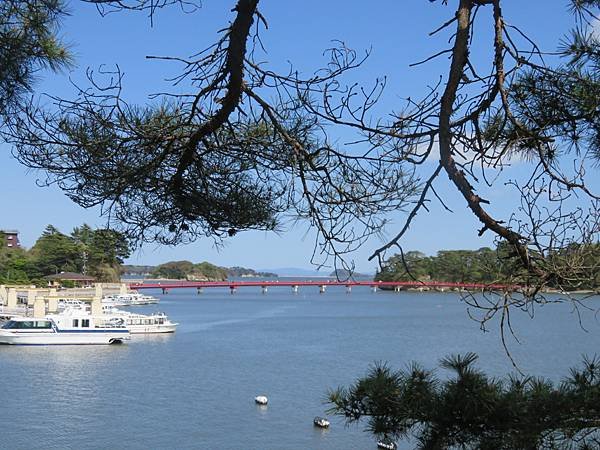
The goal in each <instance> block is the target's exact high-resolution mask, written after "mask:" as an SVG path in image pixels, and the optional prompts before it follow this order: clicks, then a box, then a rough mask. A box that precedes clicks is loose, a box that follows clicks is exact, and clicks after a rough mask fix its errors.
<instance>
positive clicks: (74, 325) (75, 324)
mask: <svg viewBox="0 0 600 450" xmlns="http://www.w3.org/2000/svg"><path fill="white" fill-rule="evenodd" d="M78 326H79V319H73V327H78Z"/></svg>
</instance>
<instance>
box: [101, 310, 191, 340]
mask: <svg viewBox="0 0 600 450" xmlns="http://www.w3.org/2000/svg"><path fill="white" fill-rule="evenodd" d="M102 312H103V313H104V315H105V316H106V317H110V318H112V319H122V320H123V321H124V322H125V326H126V327H127V329H129V332H130V333H131V334H149V333H174V332H175V330H176V329H177V325H179V324H178V323H175V322H171V321H170V320H169V318H168V317H167V315H166V314H165V313H162V312H157V313H154V314H137V313H132V312H129V311H123V310H121V309H117V308H115V307H114V306H106V305H104V306H103V307H102Z"/></svg>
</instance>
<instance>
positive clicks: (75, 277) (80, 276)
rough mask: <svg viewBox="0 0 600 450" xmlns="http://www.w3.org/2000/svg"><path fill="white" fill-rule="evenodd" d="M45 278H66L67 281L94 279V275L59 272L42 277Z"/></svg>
mask: <svg viewBox="0 0 600 450" xmlns="http://www.w3.org/2000/svg"><path fill="white" fill-rule="evenodd" d="M44 278H45V279H46V280H68V281H96V279H95V278H94V277H90V276H89V275H83V274H81V273H75V272H61V273H57V274H55V275H48V276H45V277H44Z"/></svg>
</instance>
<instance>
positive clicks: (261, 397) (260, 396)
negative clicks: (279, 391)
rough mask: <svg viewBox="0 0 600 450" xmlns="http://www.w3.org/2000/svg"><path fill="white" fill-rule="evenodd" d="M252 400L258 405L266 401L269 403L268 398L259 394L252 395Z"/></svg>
mask: <svg viewBox="0 0 600 450" xmlns="http://www.w3.org/2000/svg"><path fill="white" fill-rule="evenodd" d="M254 401H255V402H256V403H258V404H259V405H266V404H267V403H269V399H268V398H267V397H266V396H265V395H259V396H257V397H254Z"/></svg>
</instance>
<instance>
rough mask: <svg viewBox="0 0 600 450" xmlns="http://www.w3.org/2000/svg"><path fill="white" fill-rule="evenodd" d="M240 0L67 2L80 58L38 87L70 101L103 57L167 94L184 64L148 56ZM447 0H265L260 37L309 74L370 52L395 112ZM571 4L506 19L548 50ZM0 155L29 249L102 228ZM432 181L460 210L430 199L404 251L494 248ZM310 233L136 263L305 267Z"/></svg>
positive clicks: (133, 83)
mask: <svg viewBox="0 0 600 450" xmlns="http://www.w3.org/2000/svg"><path fill="white" fill-rule="evenodd" d="M234 3H235V1H234V0H228V1H224V0H203V1H202V9H200V10H198V11H197V12H196V13H194V14H183V13H182V12H181V11H180V10H179V9H178V8H176V7H175V8H173V7H172V8H170V9H167V10H163V11H159V12H157V14H156V17H155V18H154V27H153V28H151V27H150V22H149V20H148V18H147V17H145V16H144V15H143V14H141V13H118V14H111V15H109V16H107V17H104V18H102V17H100V15H99V14H98V13H97V12H96V10H95V7H93V6H91V5H89V4H84V3H82V2H79V1H75V0H72V1H71V2H70V12H71V15H70V17H68V18H67V19H66V20H65V21H64V23H63V27H62V31H61V34H62V36H63V37H64V40H65V41H66V42H68V43H69V44H70V46H71V49H72V52H73V53H74V55H75V58H76V64H77V65H76V67H75V68H73V70H72V71H71V72H70V73H68V74H65V75H62V76H56V75H51V74H47V75H45V76H44V79H42V80H40V82H39V83H38V90H39V91H45V92H48V93H52V94H58V95H63V96H66V97H72V96H73V91H72V88H71V86H70V85H69V82H68V77H71V78H72V79H73V80H82V79H83V78H82V77H83V74H84V73H85V70H86V68H87V67H90V68H93V69H97V68H98V67H99V66H100V65H101V64H107V65H114V64H118V65H119V66H120V68H121V69H122V70H123V71H124V72H125V74H126V77H125V91H126V96H127V97H128V98H129V99H131V100H133V101H136V102H139V103H143V102H145V101H146V98H147V95H148V94H151V93H153V92H157V91H160V90H165V89H166V87H168V85H167V84H166V83H164V81H163V80H164V79H165V78H168V77H169V76H172V75H174V74H177V70H178V67H177V66H175V65H169V64H167V63H164V62H156V61H149V60H146V59H145V56H146V55H173V56H188V55H190V54H193V53H195V52H197V51H199V50H201V49H204V48H205V47H206V46H207V45H209V44H210V43H212V42H213V41H214V38H215V36H216V32H217V30H219V29H221V28H224V27H225V26H226V25H227V21H228V19H229V18H231V17H232V15H231V13H230V12H229V10H230V9H231V7H232V6H233V4H234ZM449 3H450V4H451V6H444V5H443V4H442V2H441V1H438V2H435V3H430V2H429V1H427V0H404V1H399V0H382V1H376V2H364V1H357V0H344V1H342V0H329V1H322V0H320V1H316V0H305V1H303V2H288V1H280V0H279V1H276V0H262V1H261V2H260V7H261V11H262V13H263V14H264V16H265V17H266V19H267V21H268V23H269V29H268V30H267V31H264V32H263V33H262V39H263V44H264V46H265V47H266V50H267V52H268V54H267V56H266V57H265V59H266V60H268V61H269V63H270V64H271V67H274V68H278V67H279V68H280V67H285V65H286V64H287V62H288V61H291V62H292V63H293V64H294V66H296V67H297V68H299V69H301V70H302V71H303V72H304V73H310V72H311V71H312V70H313V69H316V68H318V67H319V66H320V65H322V63H323V62H324V58H323V56H322V51H323V50H324V49H325V48H327V47H329V46H330V45H331V41H332V40H334V39H339V40H343V41H345V42H346V43H347V45H348V46H350V47H353V48H355V49H367V48H372V56H371V58H370V59H369V61H368V63H367V64H366V65H365V67H363V68H361V69H360V72H359V73H357V74H356V75H355V76H356V77H357V79H358V80H361V81H365V80H370V79H373V78H375V77H376V76H377V75H383V74H386V75H388V77H389V83H388V89H387V96H386V99H385V106H386V107H389V108H390V109H393V108H394V106H395V105H396V104H398V105H400V99H401V98H404V97H408V96H415V97H416V96H418V95H419V94H420V93H422V92H423V91H424V89H425V87H426V85H427V84H431V83H435V82H436V80H437V77H438V75H441V74H443V73H445V68H446V61H445V60H442V61H440V62H438V63H433V64H430V65H425V66H421V67H418V68H415V69H410V68H409V67H408V65H409V64H410V63H412V62H415V61H419V60H421V59H423V58H425V57H427V56H429V55H431V54H432V53H435V52H437V51H439V50H440V49H443V48H445V46H444V45H445V39H447V37H448V35H447V34H446V35H442V36H440V37H436V38H428V37H427V34H428V32H429V31H431V30H433V29H435V28H436V27H437V26H438V25H440V24H441V23H443V22H444V21H445V20H447V19H448V18H449V17H450V15H451V14H452V7H454V6H455V3H456V0H450V2H449ZM566 6H567V2H566V0H527V1H522V0H521V1H519V0H514V1H507V2H505V7H504V13H505V16H506V17H507V18H508V20H509V22H510V23H511V24H513V25H517V26H520V27H522V28H523V29H526V30H527V31H528V33H529V35H530V36H531V37H533V38H534V39H536V40H537V41H538V42H540V43H541V44H542V45H543V46H544V47H545V48H546V49H549V50H551V49H553V48H555V47H556V44H557V42H558V40H559V39H560V38H561V36H562V32H563V31H562V30H566V29H567V27H568V26H569V24H570V23H571V18H570V16H569V15H568V14H567V12H566V11H567V9H566ZM489 9H490V8H485V9H484V10H483V13H484V14H490V11H489ZM557 30H560V32H558V33H557ZM473 56H474V57H476V58H477V57H479V58H482V59H483V58H485V57H486V55H485V54H481V55H473ZM0 159H1V161H0V186H1V188H2V192H3V193H4V195H3V200H2V208H3V213H2V215H1V218H0V227H2V228H8V229H13V228H15V229H18V230H19V231H20V233H21V240H22V243H23V244H24V245H25V246H27V247H29V246H31V245H33V243H34V241H35V239H36V238H37V237H38V236H39V235H40V233H41V232H42V230H43V229H44V227H45V226H46V225H47V224H49V223H51V224H53V225H55V226H57V227H58V228H59V229H61V230H62V231H64V232H70V231H71V229H72V228H73V227H75V226H77V225H80V224H81V223H83V222H87V223H89V224H90V225H94V226H102V225H103V224H104V222H103V219H102V218H100V217H99V211H98V210H96V209H92V210H84V209H82V208H81V207H79V206H77V205H76V204H74V203H72V202H71V201H70V200H69V199H68V198H67V197H66V196H65V195H64V194H63V193H62V192H61V191H60V190H59V189H57V188H55V187H50V188H42V187H38V186H37V185H36V180H38V179H43V174H39V173H33V172H27V171H26V170H25V169H24V168H23V167H22V166H20V165H19V164H18V163H17V162H16V161H14V160H13V159H12V158H11V156H10V148H9V147H7V146H6V145H5V146H3V147H2V152H1V153H0ZM511 170H513V173H511V175H515V176H519V175H522V173H523V172H524V171H525V170H526V166H525V164H523V163H517V164H516V165H515V168H514V169H511ZM437 186H438V192H440V193H441V194H442V195H444V196H445V197H446V198H447V199H448V202H449V204H450V206H451V207H452V209H453V210H454V211H455V213H454V214H450V213H446V212H443V211H442V209H441V208H440V207H439V206H438V205H434V206H433V208H432V211H431V213H430V214H427V215H426V214H423V213H421V215H420V216H419V217H418V219H417V220H416V222H414V224H413V226H412V227H411V231H410V232H409V233H408V234H407V235H406V239H405V241H404V244H405V245H404V246H405V248H406V249H419V250H422V251H424V252H425V253H430V254H432V253H435V252H436V251H437V250H439V249H455V248H479V247H482V246H485V245H490V244H491V235H488V236H484V237H483V238H478V237H477V229H478V223H477V222H476V221H475V219H474V218H473V216H472V215H470V214H469V213H468V212H467V210H466V205H465V203H464V201H462V200H461V199H460V198H458V196H457V195H456V194H455V193H454V191H453V190H452V189H451V188H450V186H449V185H447V184H445V180H443V181H442V182H441V183H439V184H438V185H437ZM484 196H487V198H489V199H490V200H493V201H494V211H496V212H497V213H498V214H501V215H503V217H507V216H508V213H509V211H510V200H511V199H514V195H513V194H511V193H510V192H508V191H507V190H505V189H494V190H493V191H492V192H487V193H484ZM401 219H402V215H401V214H399V215H398V216H397V217H396V218H395V223H394V224H392V225H391V226H390V227H389V228H388V235H389V236H392V235H393V234H395V233H396V232H397V230H398V227H399V226H400V223H401ZM313 240H314V234H313V233H312V232H311V231H310V230H309V229H308V225H307V224H302V223H300V224H294V223H293V222H289V224H288V225H287V230H286V231H285V232H283V233H281V234H279V235H277V234H273V233H258V232H247V233H241V234H240V235H238V236H236V237H234V238H232V239H229V240H228V241H227V242H226V244H225V247H224V248H221V249H218V250H217V249H215V247H214V245H213V242H212V241H211V240H209V239H201V240H199V241H197V242H196V243H194V244H190V245H187V246H179V247H173V248H171V247H158V246H156V245H152V244H149V245H145V246H144V248H143V249H142V251H141V252H138V253H136V254H135V255H134V256H133V257H132V258H130V260H129V262H130V263H133V264H137V263H146V264H158V263H161V262H165V261H167V260H175V259H188V260H192V261H194V262H198V261H203V260H208V261H210V262H213V263H215V264H218V265H223V266H233V265H242V266H247V267H254V268H277V267H309V266H310V264H309V261H310V257H311V254H312V251H313ZM379 244H380V241H378V240H373V241H372V242H369V243H368V244H367V245H366V246H365V247H364V248H363V249H362V250H360V251H357V252H356V253H355V254H354V255H353V259H354V261H355V263H356V266H357V268H358V269H359V270H361V271H370V272H372V271H374V269H375V264H373V263H369V262H367V257H368V256H369V255H370V254H371V252H372V251H373V249H374V248H376V247H377V246H378V245H379Z"/></svg>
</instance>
